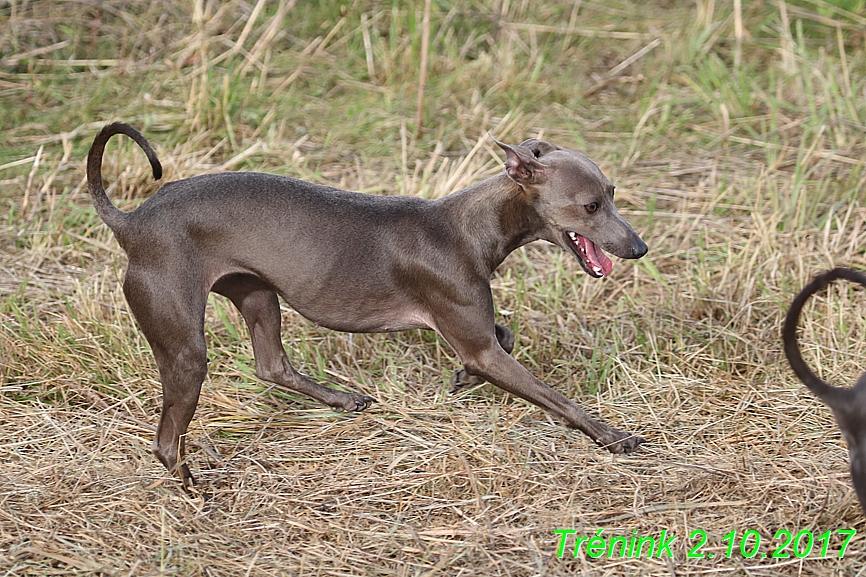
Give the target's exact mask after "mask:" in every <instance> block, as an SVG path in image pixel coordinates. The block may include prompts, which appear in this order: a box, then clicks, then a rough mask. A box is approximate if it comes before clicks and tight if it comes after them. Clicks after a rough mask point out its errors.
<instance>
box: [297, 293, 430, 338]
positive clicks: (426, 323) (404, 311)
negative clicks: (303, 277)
mask: <svg viewBox="0 0 866 577" xmlns="http://www.w3.org/2000/svg"><path fill="white" fill-rule="evenodd" d="M284 300H286V302H287V303H288V305H289V306H290V307H291V308H292V309H294V310H295V311H297V312H298V314H300V315H301V316H303V317H304V318H306V319H307V320H309V321H310V322H313V323H315V324H316V325H317V326H321V327H325V328H327V329H331V330H335V331H343V332H347V333H388V332H395V331H406V330H410V329H434V330H435V329H436V326H435V323H434V322H433V318H432V317H431V315H430V314H429V313H427V312H426V311H423V310H421V309H420V307H417V306H413V305H407V304H393V303H392V304H391V306H383V305H387V304H388V303H385V302H381V301H380V302H376V303H366V304H367V305H368V306H366V307H365V306H364V305H363V304H362V303H351V304H349V305H348V306H347V303H345V302H344V303H341V304H339V305H336V303H334V304H333V305H332V304H331V303H327V302H316V303H297V302H291V301H290V300H289V299H284ZM325 300H328V299H325Z"/></svg>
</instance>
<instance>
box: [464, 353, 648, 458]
mask: <svg viewBox="0 0 866 577" xmlns="http://www.w3.org/2000/svg"><path fill="white" fill-rule="evenodd" d="M497 349H499V350H497ZM464 363H465V369H464V370H466V371H467V372H469V373H470V374H473V375H481V376H482V377H483V378H484V379H486V380H488V381H490V382H491V383H493V384H494V385H496V386H497V387H499V388H500V389H503V390H505V391H508V392H509V393H511V394H512V395H516V396H518V397H520V398H521V399H525V400H527V401H529V402H530V403H532V404H534V405H537V406H539V407H541V408H542V409H544V410H546V411H547V412H548V413H550V414H551V415H553V416H554V417H555V418H557V419H559V420H560V421H562V422H563V423H565V425H566V426H567V427H570V428H572V429H578V430H580V431H583V432H584V433H585V434H586V435H587V436H589V438H590V439H592V440H593V441H595V442H596V443H598V444H599V445H600V446H602V447H604V448H606V449H607V450H609V451H610V452H611V453H630V452H632V451H634V450H636V449H637V448H638V446H639V445H641V443H644V442H645V441H644V440H643V439H641V438H640V437H636V436H634V435H631V434H629V433H626V432H625V431H620V430H619V429H615V428H613V427H611V426H609V425H606V424H604V423H601V422H599V421H596V420H595V419H593V418H592V417H590V416H589V415H588V414H587V413H586V411H584V410H583V409H581V408H580V407H579V406H578V405H577V404H576V403H575V402H574V401H572V400H571V399H569V398H568V397H566V396H565V395H563V394H561V393H559V392H557V391H555V390H554V389H552V388H551V387H549V386H548V385H546V384H544V383H543V382H542V381H541V380H539V379H538V378H536V377H535V376H533V375H532V374H531V373H530V372H529V371H528V370H526V369H525V368H524V367H523V365H521V364H520V363H519V362H517V361H516V360H515V359H514V358H513V357H511V356H510V355H508V354H507V353H506V352H505V351H503V350H502V349H501V348H499V347H498V346H495V347H490V348H488V349H487V350H484V351H480V354H476V355H472V356H471V357H470V358H469V359H468V360H466V359H464Z"/></svg>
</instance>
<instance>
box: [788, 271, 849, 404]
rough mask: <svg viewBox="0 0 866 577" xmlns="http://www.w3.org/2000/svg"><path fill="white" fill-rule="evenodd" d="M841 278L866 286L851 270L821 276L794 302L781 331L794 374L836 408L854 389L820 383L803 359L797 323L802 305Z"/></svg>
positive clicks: (830, 272) (807, 286) (805, 288)
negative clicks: (798, 339) (798, 340)
mask: <svg viewBox="0 0 866 577" xmlns="http://www.w3.org/2000/svg"><path fill="white" fill-rule="evenodd" d="M839 278H844V279H847V280H849V281H852V282H856V283H860V284H861V285H863V286H864V287H866V275H863V274H862V273H860V272H858V271H856V270H852V269H849V268H834V269H832V270H830V271H827V272H825V273H824V274H821V275H818V276H817V277H815V279H814V280H813V281H812V282H810V283H809V284H807V285H806V286H805V287H804V288H803V290H802V291H800V294H798V295H797V297H796V298H795V299H794V302H792V303H791V308H790V309H789V310H788V314H787V316H786V317H785V325H784V327H783V328H782V342H783V343H784V346H785V356H787V357H788V362H789V363H791V368H792V369H794V373H796V375H797V377H799V378H800V380H801V381H803V384H804V385H806V386H807V387H809V390H811V391H812V392H813V393H815V395H817V396H818V398H820V399H821V400H822V401H824V402H825V403H827V404H828V405H830V406H831V407H833V408H836V407H839V406H840V404H841V403H845V402H846V401H847V400H848V399H849V397H850V395H851V389H847V388H840V387H834V386H832V385H830V384H829V383H827V382H825V381H823V380H821V378H820V377H819V376H818V375H816V374H815V373H814V372H813V371H812V369H811V368H809V365H807V364H806V361H804V360H803V355H802V354H801V353H800V345H799V344H798V342H797V323H798V322H799V320H800V312H801V311H802V310H803V305H804V304H806V301H807V300H809V297H811V296H812V295H813V294H815V293H816V292H818V291H820V290H822V289H823V288H824V287H826V286H827V285H829V284H830V283H831V282H833V281H834V280H836V279H839Z"/></svg>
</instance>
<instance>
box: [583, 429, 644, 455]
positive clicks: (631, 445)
mask: <svg viewBox="0 0 866 577" xmlns="http://www.w3.org/2000/svg"><path fill="white" fill-rule="evenodd" d="M595 442H596V443H598V444H599V446H601V447H604V448H605V449H607V450H608V451H610V452H611V453H614V454H621V453H633V452H634V451H637V449H638V447H640V446H641V445H643V444H644V443H646V439H642V438H641V437H637V436H635V435H632V434H630V433H626V432H625V431H620V430H619V429H613V428H611V429H610V430H609V431H608V432H607V433H606V434H604V435H602V436H601V437H599V438H598V439H596V441H595Z"/></svg>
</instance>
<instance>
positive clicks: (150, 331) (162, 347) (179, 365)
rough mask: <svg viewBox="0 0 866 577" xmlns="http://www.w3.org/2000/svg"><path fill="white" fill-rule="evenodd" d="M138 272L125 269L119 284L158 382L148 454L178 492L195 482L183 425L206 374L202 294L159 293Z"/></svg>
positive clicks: (179, 290)
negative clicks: (177, 483) (175, 481)
mask: <svg viewBox="0 0 866 577" xmlns="http://www.w3.org/2000/svg"><path fill="white" fill-rule="evenodd" d="M151 280H152V279H151V278H150V277H148V275H146V274H145V273H142V272H141V271H139V270H138V269H135V268H130V270H129V271H128V272H127V275H126V279H125V281H124V283H123V292H124V294H125V295H126V300H127V302H128V303H129V307H130V309H132V313H133V315H135V318H136V320H137V321H138V324H139V326H141V329H142V331H143V332H144V335H145V337H146V338H147V341H148V342H149V343H150V346H151V349H152V350H153V356H154V358H155V359H156V365H157V367H158V369H159V380H160V382H161V383H162V413H161V415H160V417H159V425H158V426H157V429H156V437H155V438H154V441H153V453H154V455H156V457H157V458H158V459H159V460H160V461H161V462H162V464H163V465H165V467H166V469H168V470H169V472H171V473H177V474H178V475H179V476H180V479H181V482H182V483H183V487H184V489H190V488H192V486H193V485H194V484H195V480H194V479H193V477H192V475H191V474H190V472H189V467H188V466H187V465H186V463H184V462H183V458H184V450H185V442H184V437H185V435H186V431H187V427H188V426H189V423H190V421H191V420H192V417H193V414H194V413H195V407H196V405H197V404H198V398H199V394H200V392H201V385H202V382H203V381H204V378H205V376H206V375H207V344H206V342H205V338H204V307H205V298H206V295H204V294H200V293H199V294H196V291H194V290H184V287H183V285H182V284H180V285H179V286H178V285H175V288H174V290H170V291H167V290H164V286H165V285H164V284H162V283H160V284H159V285H157V283H155V282H151Z"/></svg>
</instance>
